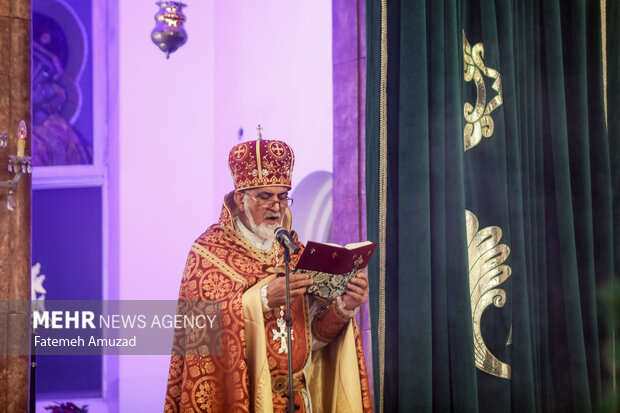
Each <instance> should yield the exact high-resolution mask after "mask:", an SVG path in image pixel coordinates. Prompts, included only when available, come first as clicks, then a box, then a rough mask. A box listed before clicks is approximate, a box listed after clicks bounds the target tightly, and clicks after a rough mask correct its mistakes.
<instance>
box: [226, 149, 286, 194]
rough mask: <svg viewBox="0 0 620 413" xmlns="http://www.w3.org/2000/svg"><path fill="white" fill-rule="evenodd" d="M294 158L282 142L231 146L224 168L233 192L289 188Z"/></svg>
mask: <svg viewBox="0 0 620 413" xmlns="http://www.w3.org/2000/svg"><path fill="white" fill-rule="evenodd" d="M294 163H295V155H294V154H293V150H292V149H291V147H290V146H288V145H287V144H286V143H284V142H282V141H274V140H262V139H259V140H256V141H248V142H242V143H240V144H238V145H235V146H233V148H232V149H231V150H230V153H229V154H228V167H229V168H230V173H231V174H232V177H233V181H234V183H235V189H236V190H242V189H250V188H259V187H263V186H275V185H282V186H288V187H289V188H290V187H291V176H292V175H293V164H294Z"/></svg>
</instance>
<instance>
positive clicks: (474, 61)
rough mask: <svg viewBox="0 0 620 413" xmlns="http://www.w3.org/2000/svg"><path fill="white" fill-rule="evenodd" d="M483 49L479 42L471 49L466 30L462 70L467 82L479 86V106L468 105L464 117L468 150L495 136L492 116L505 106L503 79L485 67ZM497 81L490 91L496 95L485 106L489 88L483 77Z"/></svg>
mask: <svg viewBox="0 0 620 413" xmlns="http://www.w3.org/2000/svg"><path fill="white" fill-rule="evenodd" d="M483 59H484V46H483V45H482V43H477V44H476V45H474V47H471V46H470V44H469V42H468V41H467V37H465V31H464V30H463V71H464V78H465V81H466V82H471V80H472V79H473V81H474V83H476V92H477V97H476V106H475V107H474V106H472V105H471V103H469V102H465V105H464V106H463V114H464V115H465V121H466V124H465V129H464V130H463V139H464V141H465V150H468V149H471V148H473V147H474V146H476V145H478V144H479V143H480V141H481V140H482V137H483V136H484V137H485V138H490V137H491V136H492V135H493V131H494V129H495V125H494V123H493V118H491V116H490V114H491V112H493V111H494V110H495V109H497V108H498V107H499V106H501V104H502V103H503V91H502V78H501V76H500V74H499V72H498V71H497V70H494V69H491V68H489V67H486V66H485V65H484V61H483ZM483 74H484V75H485V76H487V77H490V78H492V79H495V82H493V85H491V88H492V89H493V90H495V91H497V95H496V96H495V97H494V98H493V99H491V100H490V101H489V103H488V104H487V103H486V86H485V85H484V79H483V77H482V75H483Z"/></svg>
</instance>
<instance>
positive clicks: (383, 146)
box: [377, 0, 388, 413]
mask: <svg viewBox="0 0 620 413" xmlns="http://www.w3.org/2000/svg"><path fill="white" fill-rule="evenodd" d="M387 65H388V54H387V0H381V80H380V86H379V87H380V89H379V317H378V318H379V323H378V324H379V325H378V326H377V327H378V332H377V335H378V341H379V343H378V347H379V413H383V409H384V407H383V401H384V393H385V391H384V387H385V386H384V381H385V267H386V227H387Z"/></svg>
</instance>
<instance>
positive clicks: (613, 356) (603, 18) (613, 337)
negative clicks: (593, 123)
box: [601, 0, 617, 389]
mask: <svg viewBox="0 0 620 413" xmlns="http://www.w3.org/2000/svg"><path fill="white" fill-rule="evenodd" d="M601 49H602V59H603V108H604V110H605V129H606V130H607V131H609V120H608V118H607V0H601ZM611 359H612V360H613V361H612V366H611V376H612V381H613V388H614V389H615V388H616V383H617V381H616V360H617V359H616V328H615V327H614V326H612V328H611Z"/></svg>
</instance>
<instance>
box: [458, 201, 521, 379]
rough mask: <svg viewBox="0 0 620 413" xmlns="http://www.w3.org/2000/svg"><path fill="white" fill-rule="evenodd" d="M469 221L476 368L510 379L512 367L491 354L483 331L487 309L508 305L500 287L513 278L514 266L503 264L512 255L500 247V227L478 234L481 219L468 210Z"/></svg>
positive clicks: (466, 211)
mask: <svg viewBox="0 0 620 413" xmlns="http://www.w3.org/2000/svg"><path fill="white" fill-rule="evenodd" d="M465 222H466V223H467V252H468V256H469V293H470V298H471V313H472V323H473V329H474V352H475V360H476V367H478V368H479V369H480V370H482V371H484V372H486V373H489V374H492V375H494V376H497V377H502V378H505V379H510V377H511V370H510V365H508V364H506V363H503V362H501V361H500V360H498V359H497V357H495V356H494V355H493V354H492V353H491V352H490V351H489V349H488V348H487V346H486V344H485V342H484V339H483V338H482V332H481V329H480V319H481V318H482V313H483V312H484V310H485V309H486V308H487V307H488V306H490V305H491V303H492V304H493V305H495V307H503V306H504V304H505V302H506V292H505V291H504V290H502V289H500V288H497V287H498V286H499V285H500V284H502V283H503V282H504V281H506V279H508V277H510V273H511V269H510V267H509V266H508V265H504V264H503V263H504V261H506V258H508V255H510V248H508V246H507V245H506V244H499V241H500V239H501V238H502V230H501V229H500V228H499V227H496V226H492V227H486V228H483V229H481V230H480V231H478V218H477V217H476V216H475V215H474V214H473V213H472V212H470V211H468V210H465ZM511 341H512V332H511V337H510V340H509V342H511ZM507 344H508V343H507Z"/></svg>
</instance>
